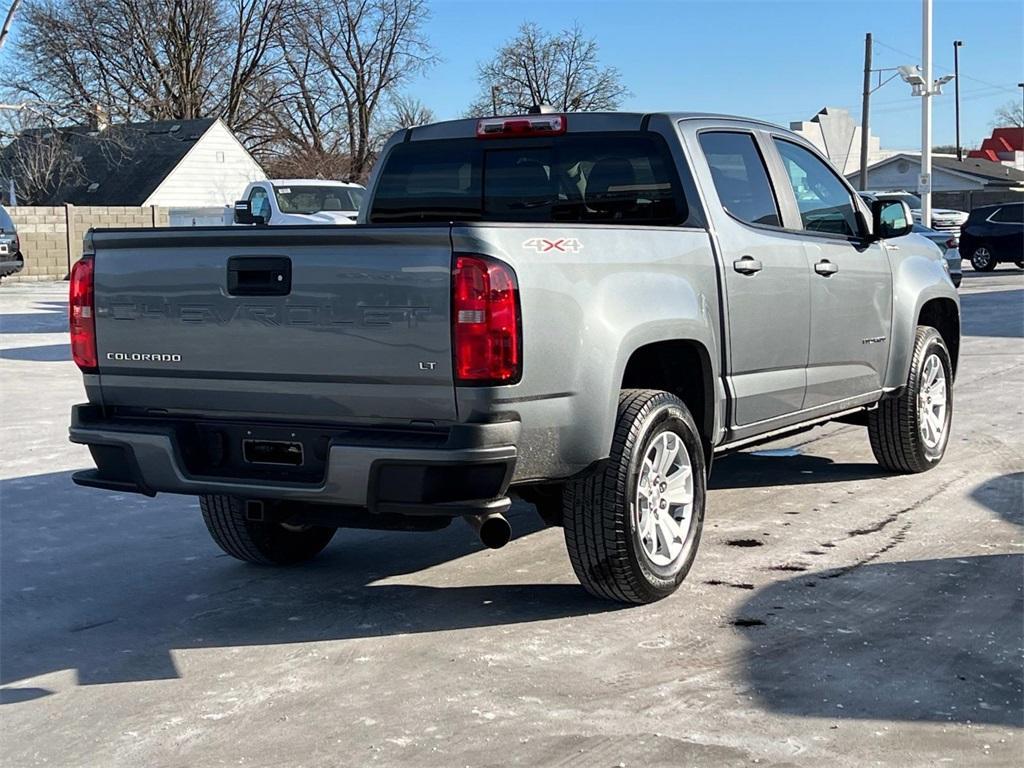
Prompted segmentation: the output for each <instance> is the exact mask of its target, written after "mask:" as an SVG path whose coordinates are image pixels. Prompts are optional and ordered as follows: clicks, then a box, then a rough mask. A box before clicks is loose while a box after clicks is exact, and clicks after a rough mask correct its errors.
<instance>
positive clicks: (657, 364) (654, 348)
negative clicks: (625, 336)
mask: <svg viewBox="0 0 1024 768" xmlns="http://www.w3.org/2000/svg"><path fill="white" fill-rule="evenodd" d="M620 389H661V390H665V391H666V392H671V393H672V394H673V395H675V396H676V397H678V398H679V399H680V400H682V401H683V402H684V403H685V404H686V407H687V408H688V409H689V410H690V413H691V414H692V415H693V419H694V421H695V422H696V424H697V428H698V430H699V431H700V435H701V441H702V442H703V443H704V451H705V456H706V457H707V460H708V461H710V457H711V451H712V447H713V445H714V443H715V436H716V426H717V423H716V422H717V402H718V399H717V397H716V394H715V374H714V366H713V365H712V357H711V353H710V352H709V351H708V348H707V347H706V346H705V345H704V344H703V343H701V342H700V341H698V340H696V339H663V340H660V341H654V342H648V343H646V344H643V345H641V346H639V347H637V348H636V349H634V350H633V351H632V352H631V353H630V355H629V357H628V359H627V360H626V363H625V366H624V368H623V371H622V379H621V384H620Z"/></svg>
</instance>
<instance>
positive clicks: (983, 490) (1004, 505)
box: [971, 472, 1024, 526]
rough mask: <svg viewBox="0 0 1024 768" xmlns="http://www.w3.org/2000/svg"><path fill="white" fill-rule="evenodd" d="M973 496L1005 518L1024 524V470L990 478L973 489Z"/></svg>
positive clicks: (1017, 523)
mask: <svg viewBox="0 0 1024 768" xmlns="http://www.w3.org/2000/svg"><path fill="white" fill-rule="evenodd" d="M971 498H972V499H974V500H975V501H976V502H978V503H979V504H984V505H985V506H986V507H988V508H989V509H991V510H992V511H993V512H995V513H996V514H997V515H999V516H1000V517H1001V518H1003V519H1004V520H1006V521H1008V522H1011V523H1014V524H1016V525H1021V526H1024V472H1013V473H1011V474H1008V475H1000V476H999V477H995V478H993V479H991V480H988V481H986V482H984V483H982V484H981V485H979V486H978V487H977V488H975V489H974V490H973V491H971Z"/></svg>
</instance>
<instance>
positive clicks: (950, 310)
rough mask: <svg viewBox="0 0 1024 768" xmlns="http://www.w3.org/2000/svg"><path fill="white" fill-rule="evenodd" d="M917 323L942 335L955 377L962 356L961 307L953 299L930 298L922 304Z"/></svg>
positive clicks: (954, 376)
mask: <svg viewBox="0 0 1024 768" xmlns="http://www.w3.org/2000/svg"><path fill="white" fill-rule="evenodd" d="M917 325H927V326H928V327H930V328H934V329H935V330H937V331H938V332H939V335H940V336H942V340H943V341H944V342H945V344H946V349H948V350H949V360H950V363H951V364H952V366H953V378H954V379H955V378H956V370H957V363H958V360H959V357H960V307H959V306H957V303H956V302H955V301H953V299H948V298H935V299H929V300H928V301H926V302H924V304H922V305H921V309H920V311H919V312H918V314H917Z"/></svg>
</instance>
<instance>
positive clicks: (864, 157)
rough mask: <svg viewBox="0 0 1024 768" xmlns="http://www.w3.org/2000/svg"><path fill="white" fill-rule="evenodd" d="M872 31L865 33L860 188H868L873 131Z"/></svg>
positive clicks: (862, 189)
mask: <svg viewBox="0 0 1024 768" xmlns="http://www.w3.org/2000/svg"><path fill="white" fill-rule="evenodd" d="M870 115H871V33H870V32H868V33H867V34H866V35H864V99H863V101H862V102H861V107H860V189H861V191H862V192H863V191H864V190H865V189H867V188H868V136H870V132H871V120H870Z"/></svg>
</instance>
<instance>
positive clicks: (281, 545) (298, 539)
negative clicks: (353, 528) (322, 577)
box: [199, 496, 337, 565]
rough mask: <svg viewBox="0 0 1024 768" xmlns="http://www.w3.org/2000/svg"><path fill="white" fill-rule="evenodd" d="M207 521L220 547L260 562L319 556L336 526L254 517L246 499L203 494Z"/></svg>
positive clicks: (287, 562)
mask: <svg viewBox="0 0 1024 768" xmlns="http://www.w3.org/2000/svg"><path fill="white" fill-rule="evenodd" d="M199 507H200V509H202V511H203V521H204V522H205V523H206V529H207V530H208V531H209V532H210V536H212V537H213V540H214V541H215V542H216V543H217V546H218V547H220V548H221V549H222V550H224V551H225V552H226V553H227V554H229V555H231V556H232V557H236V558H238V559H239V560H244V561H246V562H248V563H258V564H260V565H291V564H293V563H301V562H304V561H306V560H310V559H312V558H313V557H315V556H316V555H317V554H318V553H319V552H320V551H321V550H322V549H323V548H324V547H326V546H327V544H328V543H329V542H330V541H331V539H332V538H333V537H334V532H335V531H336V530H337V529H335V528H327V527H324V526H320V525H290V524H288V523H281V522H277V521H272V520H253V519H250V516H249V515H248V514H246V503H245V500H244V499H238V498H235V497H234V496H200V497H199Z"/></svg>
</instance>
